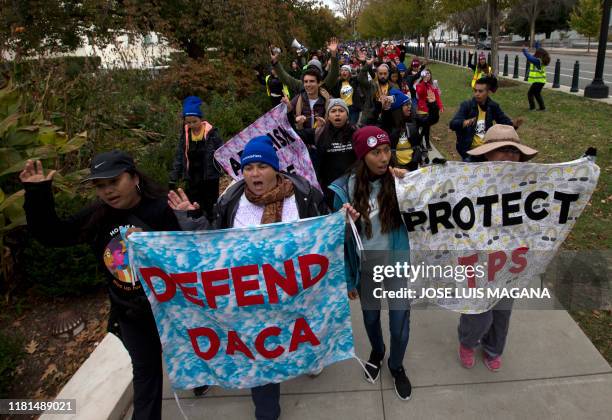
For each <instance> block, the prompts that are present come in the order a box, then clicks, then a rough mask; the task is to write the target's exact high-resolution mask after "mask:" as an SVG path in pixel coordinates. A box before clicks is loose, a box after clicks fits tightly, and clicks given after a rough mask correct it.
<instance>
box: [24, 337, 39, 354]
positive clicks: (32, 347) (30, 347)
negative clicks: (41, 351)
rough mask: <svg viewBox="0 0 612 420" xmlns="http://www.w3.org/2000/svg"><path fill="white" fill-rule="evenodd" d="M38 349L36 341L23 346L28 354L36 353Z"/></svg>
mask: <svg viewBox="0 0 612 420" xmlns="http://www.w3.org/2000/svg"><path fill="white" fill-rule="evenodd" d="M37 349H38V342H37V341H36V340H32V341H30V342H29V343H28V344H26V346H25V351H26V353H28V354H34V353H36V350H37Z"/></svg>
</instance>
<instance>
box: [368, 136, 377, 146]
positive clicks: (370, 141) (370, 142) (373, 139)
mask: <svg viewBox="0 0 612 420" xmlns="http://www.w3.org/2000/svg"><path fill="white" fill-rule="evenodd" d="M377 143H378V140H377V139H376V137H374V136H371V137H368V147H376V144H377Z"/></svg>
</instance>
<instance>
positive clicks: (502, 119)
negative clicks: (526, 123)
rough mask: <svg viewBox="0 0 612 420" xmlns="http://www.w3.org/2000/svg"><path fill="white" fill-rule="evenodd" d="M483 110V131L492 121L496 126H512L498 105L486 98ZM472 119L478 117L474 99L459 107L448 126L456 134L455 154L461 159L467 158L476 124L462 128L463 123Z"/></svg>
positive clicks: (491, 124)
mask: <svg viewBox="0 0 612 420" xmlns="http://www.w3.org/2000/svg"><path fill="white" fill-rule="evenodd" d="M484 110H485V111H486V113H487V115H486V117H485V131H486V130H488V129H489V128H491V127H492V126H493V121H495V123H497V124H506V125H512V120H511V119H510V117H508V116H507V115H506V114H504V111H502V109H501V107H500V106H499V104H498V103H497V102H495V101H493V100H492V99H491V98H487V101H486V102H485V104H484ZM474 117H478V104H477V103H476V99H474V98H472V99H470V100H468V101H465V102H463V103H462V104H461V105H460V106H459V110H458V111H457V113H456V114H455V116H454V117H453V119H452V120H451V121H450V124H449V127H450V129H451V130H453V131H454V132H455V133H456V134H457V152H458V153H459V154H460V155H461V158H462V159H466V158H468V157H469V155H468V154H467V152H468V150H470V146H471V145H472V140H473V139H474V134H476V124H472V125H468V126H467V127H463V121H465V120H468V119H470V118H474Z"/></svg>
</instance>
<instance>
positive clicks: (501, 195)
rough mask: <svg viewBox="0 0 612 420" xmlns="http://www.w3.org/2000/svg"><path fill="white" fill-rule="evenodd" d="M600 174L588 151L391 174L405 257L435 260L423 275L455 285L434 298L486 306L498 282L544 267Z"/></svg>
mask: <svg viewBox="0 0 612 420" xmlns="http://www.w3.org/2000/svg"><path fill="white" fill-rule="evenodd" d="M598 178H599V167H598V166H597V165H596V164H595V163H594V162H593V161H592V160H590V159H588V158H581V159H578V160H575V161H572V162H565V163H558V164H538V163H515V162H485V163H462V162H448V163H446V164H444V165H433V166H428V167H424V168H421V169H419V170H418V171H415V172H411V173H409V174H408V175H406V176H405V177H404V178H403V179H397V180H396V191H397V198H398V203H399V207H400V211H401V212H402V217H403V219H404V222H405V224H406V227H407V229H408V235H409V238H410V254H411V264H412V265H413V266H415V265H422V266H423V268H425V267H439V268H438V269H437V270H436V269H434V268H431V269H429V270H427V272H426V271H424V270H423V271H422V273H425V274H426V276H424V277H427V278H425V279H421V280H424V283H426V284H429V285H431V286H433V287H436V288H443V287H445V286H447V288H450V289H454V290H455V292H453V293H454V294H451V295H444V296H439V295H438V296H436V297H434V299H433V300H434V301H435V302H436V303H437V304H438V305H440V306H443V307H445V308H448V309H452V310H455V311H459V312H463V313H481V312H484V311H486V310H488V309H490V308H491V307H492V306H494V305H495V304H496V303H497V302H498V301H499V300H500V299H501V297H504V295H503V293H502V294H501V297H500V293H501V292H500V291H501V290H502V289H512V288H520V287H521V286H524V285H526V284H528V283H529V282H531V281H532V280H533V279H534V277H535V276H537V275H539V274H541V273H543V272H544V271H545V269H546V267H547V265H548V263H549V262H550V260H551V258H552V257H553V256H554V253H555V251H557V249H558V248H559V246H560V245H561V243H562V242H563V241H564V240H565V238H566V237H567V235H568V234H569V232H570V231H571V229H572V227H573V226H574V223H576V219H578V216H580V214H581V213H582V211H583V210H584V208H585V206H586V205H587V203H588V201H589V199H590V198H591V194H592V193H593V190H594V189H595V186H596V185H597V180H598ZM468 267H472V268H471V269H469V270H468ZM440 268H442V270H441V269H440ZM466 270H468V271H466ZM441 271H442V272H444V271H446V274H450V275H446V274H444V273H443V274H440V272H441ZM451 272H452V273H451ZM458 273H459V275H458Z"/></svg>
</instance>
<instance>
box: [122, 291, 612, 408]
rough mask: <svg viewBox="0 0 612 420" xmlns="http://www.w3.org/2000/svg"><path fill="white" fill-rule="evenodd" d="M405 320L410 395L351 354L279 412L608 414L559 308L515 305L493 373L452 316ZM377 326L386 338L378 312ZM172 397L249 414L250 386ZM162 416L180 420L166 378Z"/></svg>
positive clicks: (419, 315)
mask: <svg viewBox="0 0 612 420" xmlns="http://www.w3.org/2000/svg"><path fill="white" fill-rule="evenodd" d="M351 313H352V321H353V334H354V338H355V348H356V352H357V355H358V356H359V357H360V358H361V359H367V357H368V355H369V352H370V345H369V343H368V339H367V336H366V334H365V330H364V327H363V322H362V318H361V312H360V307H359V303H358V302H351ZM411 317H412V320H411V331H410V343H409V345H408V350H407V352H406V358H405V360H404V366H405V368H406V371H407V374H408V376H409V378H410V380H411V382H412V384H413V394H412V399H411V400H410V401H406V402H405V401H400V400H399V399H398V398H397V397H396V395H395V391H394V389H393V383H392V381H391V377H390V374H389V371H388V369H387V368H386V365H385V367H383V370H382V374H381V379H379V382H378V383H377V384H375V385H372V384H369V383H367V382H366V381H365V380H364V379H363V373H362V371H361V367H360V366H359V364H358V363H357V361H355V360H347V361H344V362H340V363H337V364H335V365H332V366H329V367H327V368H326V369H325V370H324V371H323V373H322V374H321V375H320V376H319V377H317V378H314V379H311V378H310V377H308V376H301V377H299V378H295V379H293V380H290V381H287V382H284V383H283V384H282V385H281V394H282V395H281V407H282V415H281V419H284V420H291V419H333V420H341V419H350V420H360V419H364V420H366V419H367V420H371V419H404V418H417V419H421V418H423V419H425V418H427V419H432V418H433V419H437V418H439V419H448V418H453V419H470V420H471V419H474V418H483V417H484V418H487V417H493V416H494V417H496V418H523V419H526V418H555V419H576V418H580V419H602V418H609V415H610V413H611V412H612V398H610V396H612V368H611V367H610V365H609V364H608V363H607V362H606V361H605V360H604V358H603V357H602V356H601V355H600V354H599V352H598V351H597V350H596V349H595V347H594V346H593V345H592V344H591V342H590V341H589V339H588V338H587V337H586V336H585V335H584V333H583V332H582V331H581V330H580V328H579V327H578V326H577V325H576V323H575V322H574V321H573V320H572V318H571V317H570V316H569V314H568V313H567V312H565V311H558V310H557V311H555V310H540V311H534V310H520V309H516V310H515V311H514V313H513V315H512V320H511V326H510V333H509V336H508V343H507V347H506V353H505V354H504V356H503V367H502V370H501V371H499V372H497V373H492V372H489V371H488V370H487V368H486V367H485V366H484V364H483V363H482V362H481V361H480V360H478V363H477V364H476V366H475V367H474V368H473V369H471V370H467V369H464V368H462V367H461V366H460V364H459V361H458V357H457V347H458V344H457V322H458V314H456V313H453V312H449V311H444V310H431V309H430V310H414V311H412V315H411ZM382 325H383V331H385V330H387V331H385V340H386V342H387V343H389V334H388V327H386V326H387V325H388V316H387V313H386V312H384V311H383V314H382ZM178 395H179V397H180V403H181V406H182V408H183V410H184V411H185V414H186V415H187V417H188V418H189V419H202V420H204V419H221V418H234V419H253V418H254V408H253V405H252V402H251V397H250V392H249V390H233V391H232V390H225V389H222V388H218V387H214V388H213V389H211V391H210V392H209V393H208V395H206V396H204V397H202V398H195V397H194V396H193V394H192V393H191V392H189V391H181V392H179V393H178ZM130 415H131V413H128V416H126V419H129V418H130ZM163 418H164V419H172V420H174V419H182V415H181V413H180V411H179V409H178V406H177V404H176V401H175V399H174V395H173V393H172V391H171V389H170V387H169V382H168V380H167V378H166V389H165V390H164V400H163Z"/></svg>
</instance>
